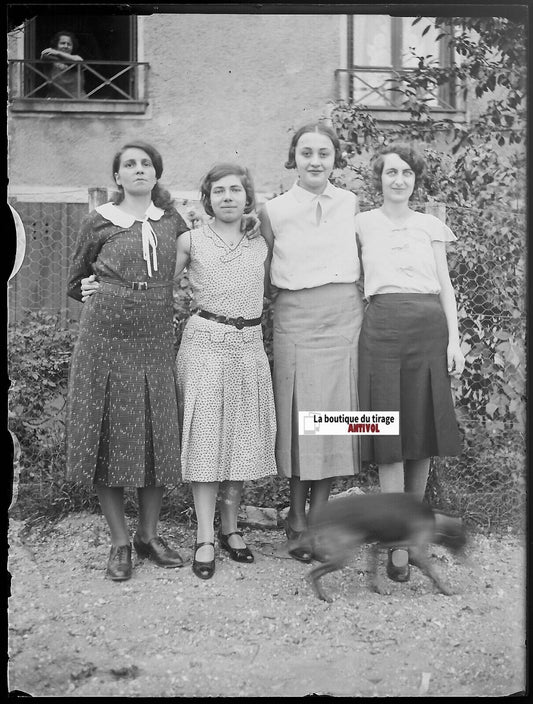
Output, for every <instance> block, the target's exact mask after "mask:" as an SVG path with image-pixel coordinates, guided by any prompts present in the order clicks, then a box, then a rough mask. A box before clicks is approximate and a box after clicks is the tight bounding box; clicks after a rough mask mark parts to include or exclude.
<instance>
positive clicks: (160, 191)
mask: <svg viewBox="0 0 533 704" xmlns="http://www.w3.org/2000/svg"><path fill="white" fill-rule="evenodd" d="M126 149H142V151H143V152H146V153H147V154H148V156H149V157H150V159H151V161H152V164H153V165H154V169H155V177H156V179H157V180H158V181H159V179H160V178H161V175H162V173H163V158H162V157H161V154H160V153H159V152H158V151H157V149H156V148H155V147H154V146H152V145H151V144H148V142H143V141H142V140H139V141H134V142H128V143H127V144H124V145H123V146H122V147H121V148H120V149H119V150H118V152H117V153H116V154H115V156H114V157H113V179H114V178H115V174H116V173H117V172H118V170H119V167H120V160H121V159H122V155H123V154H124V152H125V151H126ZM117 188H118V190H119V195H118V198H117V199H116V201H115V203H117V204H118V203H121V202H122V201H123V200H124V189H123V188H122V186H119V185H118V184H117ZM152 201H153V203H154V205H156V206H157V207H158V208H162V209H163V210H168V209H169V208H171V206H172V204H173V198H172V196H171V195H170V193H169V192H168V191H167V190H166V189H165V188H163V187H162V186H161V184H159V183H156V184H155V186H154V187H153V188H152Z"/></svg>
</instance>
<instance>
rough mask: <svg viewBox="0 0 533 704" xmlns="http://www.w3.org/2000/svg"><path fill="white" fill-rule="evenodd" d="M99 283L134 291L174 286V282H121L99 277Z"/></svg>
mask: <svg viewBox="0 0 533 704" xmlns="http://www.w3.org/2000/svg"><path fill="white" fill-rule="evenodd" d="M98 281H101V282H102V283H104V284H111V285H112V286H122V288H132V289H133V290H134V291H147V290H148V289H149V288H166V287H167V286H172V281H153V282H152V281H124V280H122V281H119V280H118V279H105V278H104V277H99V278H98Z"/></svg>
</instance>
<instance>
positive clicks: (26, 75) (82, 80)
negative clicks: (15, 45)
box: [9, 59, 149, 101]
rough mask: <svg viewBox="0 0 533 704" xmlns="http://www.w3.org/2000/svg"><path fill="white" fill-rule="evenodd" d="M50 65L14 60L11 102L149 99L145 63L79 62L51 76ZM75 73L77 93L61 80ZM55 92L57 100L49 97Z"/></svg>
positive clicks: (48, 62) (10, 84)
mask: <svg viewBox="0 0 533 704" xmlns="http://www.w3.org/2000/svg"><path fill="white" fill-rule="evenodd" d="M50 66H51V62H50V61H41V60H28V59H12V60H10V61H9V72H10V80H9V91H10V98H11V100H17V99H24V100H42V99H43V98H47V99H49V100H58V99H59V100H83V101H89V100H113V101H142V100H146V97H147V88H148V85H147V78H148V68H149V64H148V63H147V62H142V61H79V62H72V63H71V64H68V65H67V66H66V67H65V68H64V69H63V70H61V71H59V72H58V73H55V74H54V76H53V77H52V76H51V74H50ZM67 72H68V74H69V75H72V72H74V73H75V76H76V81H75V82H74V81H72V84H73V85H75V89H74V90H69V88H68V87H65V84H64V82H62V81H61V80H58V78H59V79H60V78H61V76H64V75H65V74H66V73H67ZM50 88H53V89H54V96H53V97H50V96H49V95H48V93H49V92H50Z"/></svg>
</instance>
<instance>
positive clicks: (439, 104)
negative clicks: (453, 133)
mask: <svg viewBox="0 0 533 704" xmlns="http://www.w3.org/2000/svg"><path fill="white" fill-rule="evenodd" d="M409 73H412V70H410V69H395V68H392V67H390V66H354V67H352V68H338V69H336V71H335V80H336V88H337V98H338V99H343V100H350V101H351V102H352V103H354V104H356V105H357V104H359V105H361V107H363V106H364V107H366V108H367V109H369V110H376V111H378V112H381V111H386V112H391V111H392V112H398V111H402V110H403V109H404V107H403V101H404V100H405V97H404V96H403V94H402V92H401V91H400V90H398V89H399V88H401V87H402V84H403V85H405V83H404V82H405V78H406V76H408V74H409ZM419 97H420V98H421V99H422V98H423V99H424V100H426V101H428V104H429V106H430V107H431V108H432V109H433V110H436V111H438V112H448V113H452V112H453V113H457V112H461V111H462V110H463V108H462V106H461V105H460V100H459V98H458V96H457V95H456V93H455V91H454V90H453V87H450V86H440V87H439V86H435V89H434V90H427V91H424V93H423V94H422V93H420V95H419Z"/></svg>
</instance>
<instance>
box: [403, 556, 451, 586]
mask: <svg viewBox="0 0 533 704" xmlns="http://www.w3.org/2000/svg"><path fill="white" fill-rule="evenodd" d="M409 561H410V562H411V564H412V565H415V566H416V567H418V568H419V569H420V570H421V571H422V572H423V573H424V574H425V575H427V576H428V577H429V578H430V579H431V580H432V581H433V582H434V584H435V585H436V587H437V589H438V590H439V591H440V592H442V594H446V596H451V595H452V594H453V590H452V589H451V587H449V586H448V585H447V584H445V583H444V582H443V581H442V579H441V577H440V576H439V574H438V572H437V570H436V569H435V568H434V567H433V565H432V564H431V563H430V561H429V558H428V556H427V554H426V552H425V546H424V547H422V546H420V545H415V546H413V547H410V548H409Z"/></svg>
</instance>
